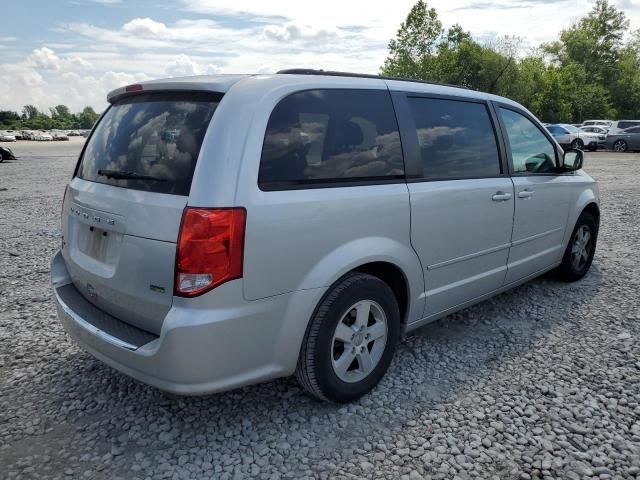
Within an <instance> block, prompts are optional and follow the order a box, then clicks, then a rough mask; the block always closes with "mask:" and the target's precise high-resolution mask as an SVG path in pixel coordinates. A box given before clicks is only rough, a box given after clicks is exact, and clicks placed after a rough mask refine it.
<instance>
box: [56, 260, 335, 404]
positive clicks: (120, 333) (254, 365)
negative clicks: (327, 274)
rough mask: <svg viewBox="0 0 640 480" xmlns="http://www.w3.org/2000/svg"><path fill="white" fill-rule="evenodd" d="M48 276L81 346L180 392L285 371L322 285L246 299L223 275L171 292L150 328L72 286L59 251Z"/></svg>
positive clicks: (62, 316)
mask: <svg viewBox="0 0 640 480" xmlns="http://www.w3.org/2000/svg"><path fill="white" fill-rule="evenodd" d="M51 281H52V285H53V289H54V297H55V301H56V306H57V310H58V317H59V319H60V322H61V323H62V325H63V326H64V328H65V329H66V331H67V332H68V334H69V335H70V336H71V338H72V339H73V340H74V341H75V342H76V343H77V344H78V345H80V347H82V348H83V349H84V350H86V351H87V352H89V353H90V354H92V355H93V356H95V357H96V358H98V359H100V360H101V361H103V362H104V363H106V364H108V365H110V366H112V367H113V368H115V369H117V370H119V371H121V372H123V373H125V374H127V375H129V376H131V377H133V378H135V379H137V380H140V381H142V382H144V383H147V384H149V385H152V386H155V387H157V388H159V389H162V390H166V391H169V392H173V393H177V394H181V395H200V394H208V393H214V392H219V391H223V390H229V389H232V388H236V387H241V386H244V385H249V384H253V383H258V382H262V381H265V380H269V379H273V378H277V377H282V376H287V375H290V374H292V373H293V371H294V370H295V366H296V363H297V358H298V353H299V350H300V345H301V343H302V338H303V336H304V332H305V329H306V325H307V321H308V319H309V318H310V316H311V313H312V311H313V308H314V306H315V305H316V303H317V301H318V300H319V299H320V297H321V295H322V293H323V292H322V291H321V289H313V290H303V291H298V292H292V293H288V294H283V295H278V296H274V297H270V298H267V299H264V300H257V301H246V300H244V298H243V296H242V283H241V280H238V281H234V282H229V283H227V284H224V285H221V286H220V287H218V288H216V289H215V290H213V291H212V292H209V293H208V294H206V295H203V296H202V297H197V298H193V299H184V298H177V297H176V298H174V304H173V306H172V307H171V309H170V310H169V313H168V314H167V316H166V317H165V319H164V321H163V325H162V330H161V332H160V336H156V335H153V334H150V333H148V332H144V331H140V330H139V329H136V328H135V327H131V326H130V325H128V324H126V323H124V322H121V321H120V320H118V319H116V318H114V317H112V316H110V315H108V314H106V313H105V312H102V311H101V310H99V309H97V308H96V307H93V306H92V305H91V304H90V303H89V302H87V301H86V300H85V299H84V298H83V297H82V296H81V295H80V294H79V293H78V294H77V295H76V294H74V292H73V290H74V289H75V287H74V286H73V284H72V283H71V279H70V277H69V274H68V272H67V270H66V265H65V263H64V259H63V258H62V255H61V254H60V252H58V253H57V254H56V255H55V257H54V258H53V260H52V264H51ZM87 304H88V306H87ZM131 328H133V329H134V330H130V329H131Z"/></svg>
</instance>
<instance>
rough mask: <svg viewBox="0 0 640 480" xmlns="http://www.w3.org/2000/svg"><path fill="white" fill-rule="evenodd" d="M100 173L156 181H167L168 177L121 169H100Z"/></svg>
mask: <svg viewBox="0 0 640 480" xmlns="http://www.w3.org/2000/svg"><path fill="white" fill-rule="evenodd" d="M98 175H102V176H103V177H107V178H115V179H117V180H123V179H128V180H153V181H154V182H166V181H167V179H166V178H160V177H154V176H153V175H143V174H141V173H136V172H124V171H120V170H98Z"/></svg>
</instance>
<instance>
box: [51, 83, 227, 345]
mask: <svg viewBox="0 0 640 480" xmlns="http://www.w3.org/2000/svg"><path fill="white" fill-rule="evenodd" d="M221 98H222V94H219V93H213V92H204V91H198V92H181V91H166V92H163V91H153V92H140V93H137V94H135V95H131V96H125V97H124V98H120V99H118V100H117V101H115V103H114V104H113V105H112V106H111V107H110V108H109V109H108V110H107V111H106V113H105V114H104V115H103V117H102V118H101V119H100V121H99V123H98V125H97V126H96V128H95V130H94V131H93V132H92V134H91V136H90V137H89V139H88V140H87V144H86V146H85V149H84V151H83V153H82V154H81V157H80V161H79V163H78V167H77V169H76V175H75V178H74V179H73V181H72V182H71V183H70V185H69V189H68V191H67V198H66V200H65V202H64V207H63V208H64V210H63V215H62V217H63V218H62V227H63V249H62V253H63V256H64V259H65V263H66V265H67V268H68V270H69V273H70V275H71V278H72V280H73V283H74V284H75V286H76V288H77V289H78V291H79V292H80V293H81V294H82V295H83V296H84V297H85V298H86V299H87V300H88V301H89V302H91V303H92V304H94V305H95V306H96V307H98V308H100V309H101V310H103V311H105V312H107V313H109V314H111V315H113V316H115V317H116V318H119V319H120V320H123V321H125V322H127V323H130V324H132V325H135V326H137V327H139V328H141V329H144V330H147V331H149V332H152V333H155V334H159V333H160V329H161V327H162V321H163V319H164V317H165V315H166V314H167V312H168V310H169V308H170V307H171V303H172V299H173V281H174V279H173V275H174V265H175V253H176V241H177V238H178V233H179V230H180V221H181V218H182V212H183V210H184V207H185V206H186V204H187V200H188V195H189V190H190V188H191V181H192V178H193V172H194V169H195V166H196V162H197V160H198V155H199V152H200V147H201V145H202V142H203V139H204V136H205V133H206V131H207V127H208V125H209V122H210V121H211V118H212V116H213V114H214V112H215V110H216V108H217V106H218V104H219V102H220V100H221Z"/></svg>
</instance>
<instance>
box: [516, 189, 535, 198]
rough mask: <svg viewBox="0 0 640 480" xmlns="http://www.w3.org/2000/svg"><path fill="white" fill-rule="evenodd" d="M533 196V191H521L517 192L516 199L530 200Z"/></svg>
mask: <svg viewBox="0 0 640 480" xmlns="http://www.w3.org/2000/svg"><path fill="white" fill-rule="evenodd" d="M532 196H533V190H522V191H521V192H518V198H530V197H532Z"/></svg>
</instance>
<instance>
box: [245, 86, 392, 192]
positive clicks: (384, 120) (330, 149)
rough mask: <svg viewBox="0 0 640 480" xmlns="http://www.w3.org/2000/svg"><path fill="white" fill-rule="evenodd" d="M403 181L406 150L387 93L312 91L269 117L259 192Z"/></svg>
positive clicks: (292, 98) (278, 107)
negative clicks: (294, 187)
mask: <svg viewBox="0 0 640 480" xmlns="http://www.w3.org/2000/svg"><path fill="white" fill-rule="evenodd" d="M401 178H404V163H403V159H402V147H401V145H400V134H399V133H398V124H397V122H396V117H395V113H394V110H393V105H392V103H391V97H390V96H389V92H387V91H384V90H342V89H340V90H338V89H336V90H333V89H331V90H329V89H327V90H308V91H304V92H298V93H294V94H292V95H289V96H288V97H286V98H284V99H283V100H281V101H280V103H278V105H276V107H275V109H274V110H273V112H272V113H271V117H270V118H269V122H268V124H267V132H266V135H265V139H264V144H263V147H262V158H261V159H260V171H259V174H258V184H259V185H260V187H261V188H263V189H265V190H268V189H270V188H283V187H284V188H286V187H287V186H293V185H301V184H318V183H320V184H322V183H335V182H348V181H358V180H385V179H401Z"/></svg>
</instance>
